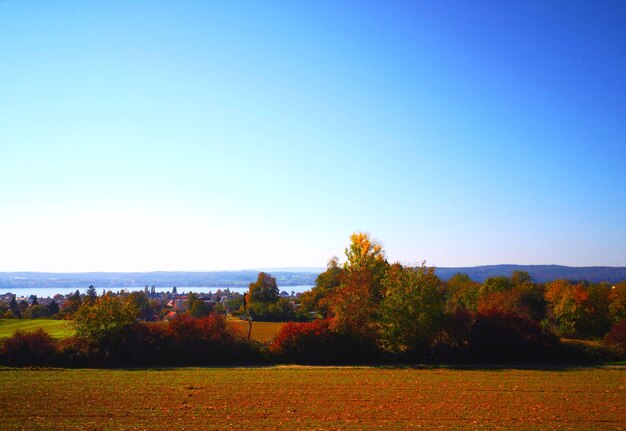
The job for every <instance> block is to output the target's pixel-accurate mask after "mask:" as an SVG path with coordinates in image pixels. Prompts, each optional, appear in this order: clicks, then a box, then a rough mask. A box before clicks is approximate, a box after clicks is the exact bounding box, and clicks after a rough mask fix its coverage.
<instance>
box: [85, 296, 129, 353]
mask: <svg viewBox="0 0 626 431" xmlns="http://www.w3.org/2000/svg"><path fill="white" fill-rule="evenodd" d="M138 313H139V310H138V309H137V306H136V305H135V303H134V302H133V300H132V298H130V297H114V296H110V295H106V296H102V297H99V298H98V299H97V300H96V301H95V302H93V303H89V302H85V303H84V304H82V305H81V306H80V308H79V309H78V311H77V312H76V315H75V316H74V325H75V327H76V333H77V335H78V336H79V337H82V338H85V339H87V340H89V341H91V342H93V343H94V344H96V345H102V346H106V345H107V344H108V343H111V342H113V341H114V340H115V338H116V337H118V336H119V335H120V334H121V333H122V331H123V330H124V328H125V327H126V326H128V325H131V324H132V323H134V322H135V320H136V319H137V315H138Z"/></svg>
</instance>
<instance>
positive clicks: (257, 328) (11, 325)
mask: <svg viewBox="0 0 626 431" xmlns="http://www.w3.org/2000/svg"><path fill="white" fill-rule="evenodd" d="M229 322H230V323H231V324H232V325H234V326H235V327H236V328H237V329H238V330H240V331H242V332H243V333H244V334H245V335H246V336H247V335H248V322H245V321H242V320H230V321H229ZM283 325H284V323H281V322H252V334H251V338H252V339H253V340H257V341H261V342H266V341H269V340H271V339H272V338H273V337H274V335H276V333H277V332H278V331H279V330H280V328H281V327H282V326H283ZM39 328H42V329H43V330H45V331H47V332H48V333H49V334H50V335H52V336H53V337H54V338H59V339H60V338H66V337H70V336H72V335H74V329H73V328H72V326H71V324H68V322H67V321H65V320H45V319H0V339H2V338H8V337H10V336H11V335H13V333H14V332H15V331H17V330H18V329H19V330H22V331H27V332H32V331H36V330H37V329H39Z"/></svg>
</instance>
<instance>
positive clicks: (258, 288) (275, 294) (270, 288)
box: [249, 272, 280, 304]
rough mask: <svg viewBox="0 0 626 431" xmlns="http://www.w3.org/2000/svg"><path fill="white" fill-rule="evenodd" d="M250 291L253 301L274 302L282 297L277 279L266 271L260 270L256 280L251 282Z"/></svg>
mask: <svg viewBox="0 0 626 431" xmlns="http://www.w3.org/2000/svg"><path fill="white" fill-rule="evenodd" d="M249 291H250V301H252V302H262V303H265V304H272V303H275V302H278V299H279V298H280V292H279V291H278V285H277V284H276V279H275V278H274V277H272V276H271V275H270V274H267V273H265V272H260V273H259V275H258V276H257V279H256V282H254V283H250V287H249Z"/></svg>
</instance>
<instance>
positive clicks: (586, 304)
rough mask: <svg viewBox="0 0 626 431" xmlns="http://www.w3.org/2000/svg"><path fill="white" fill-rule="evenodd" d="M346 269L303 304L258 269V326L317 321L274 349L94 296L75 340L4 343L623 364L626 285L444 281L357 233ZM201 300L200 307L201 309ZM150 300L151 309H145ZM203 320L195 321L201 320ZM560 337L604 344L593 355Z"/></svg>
mask: <svg viewBox="0 0 626 431" xmlns="http://www.w3.org/2000/svg"><path fill="white" fill-rule="evenodd" d="M345 254H346V260H345V262H344V263H343V264H341V263H340V262H339V259H337V258H333V259H331V260H330V261H329V264H328V267H327V269H326V271H324V272H323V273H321V274H320V275H319V276H318V277H317V280H316V285H315V287H314V288H313V289H312V290H311V291H309V292H306V293H305V294H304V295H302V297H301V301H300V303H299V304H298V306H296V307H293V306H292V304H291V303H290V302H289V301H283V300H282V299H281V298H280V295H279V291H278V287H277V285H276V280H275V279H274V278H273V277H272V276H271V275H269V274H266V273H260V274H259V276H258V278H257V281H256V282H254V283H251V284H250V290H249V293H248V294H247V295H245V298H244V300H243V304H242V308H241V312H242V313H247V314H248V315H249V316H250V317H252V318H253V319H254V320H285V319H286V318H291V319H296V318H299V319H303V318H305V317H309V318H311V319H313V320H312V321H309V322H290V323H288V324H286V325H285V326H283V328H282V329H281V331H280V332H279V333H278V334H277V335H276V337H275V338H274V339H273V340H272V342H271V343H270V344H269V345H263V344H261V343H256V342H254V341H250V340H248V339H247V338H246V337H245V336H244V334H241V333H239V332H236V331H234V330H233V328H232V327H231V326H230V325H228V324H227V321H226V318H225V317H224V316H223V315H218V314H216V313H210V314H209V315H208V316H206V314H207V312H210V311H209V310H208V309H207V310H203V309H201V308H202V307H203V306H202V305H200V302H202V301H195V300H194V296H193V295H191V296H190V297H189V301H190V304H189V305H190V307H189V308H190V312H189V313H188V314H181V315H180V316H178V317H176V318H175V319H174V320H173V321H172V322H170V323H169V324H167V323H166V322H156V323H155V322H152V323H148V322H143V321H140V320H139V318H140V316H141V309H142V305H141V304H142V302H141V301H139V300H138V298H137V295H133V294H131V295H127V296H114V295H104V296H101V297H96V296H95V295H94V296H93V297H92V296H89V295H88V296H87V297H86V298H85V299H84V300H83V301H82V303H81V304H80V305H79V306H78V309H77V310H76V312H75V320H74V323H75V325H76V329H77V336H76V337H75V338H73V339H69V340H64V341H61V342H56V341H54V340H52V339H51V338H50V337H49V336H48V335H47V334H45V333H43V332H40V333H35V334H24V333H18V334H16V335H15V336H14V337H12V338H10V339H8V340H6V341H5V342H4V343H3V345H2V347H1V348H0V361H2V362H4V363H7V364H11V365H19V364H51V363H55V364H61V365H75V366H156V365H203V364H213V363H233V362H248V363H249V362H299V363H379V362H398V361H400V362H416V361H419V362H447V363H454V362H457V363H458V362H464V363H467V362H500V363H504V362H528V361H535V362H536V361H561V362H562V361H568V362H571V361H582V360H598V359H600V360H606V359H611V358H613V359H616V358H619V355H620V354H621V355H623V354H624V347H625V346H626V337H625V335H626V283H625V282H622V283H619V284H617V285H615V286H611V285H608V284H605V283H599V284H589V283H586V282H572V281H566V280H556V281H553V282H550V283H546V284H539V283H534V282H533V280H532V279H531V277H530V276H529V275H528V274H527V273H525V272H514V273H513V274H512V276H511V277H493V278H489V279H487V280H485V281H484V282H483V283H477V282H474V281H473V280H471V279H470V278H469V277H468V276H467V275H464V274H457V275H455V276H454V277H452V278H451V279H450V280H448V281H447V282H444V281H442V280H440V279H439V278H438V277H437V276H436V274H435V269H434V268H432V267H428V266H426V265H425V263H422V264H421V265H419V266H406V265H402V264H400V263H390V262H388V260H387V258H386V257H385V253H384V250H383V248H382V247H381V245H380V244H378V243H377V242H376V241H373V240H371V238H370V237H369V235H367V234H364V233H355V234H353V235H352V236H351V237H350V244H349V246H348V247H347V248H346V251H345ZM196 302H197V304H196ZM144 305H145V304H144ZM194 317H199V318H194ZM560 337H566V338H582V339H596V340H599V339H601V338H602V337H604V339H605V341H606V342H607V343H608V344H610V345H611V346H613V347H611V348H607V349H606V350H594V351H586V350H581V348H580V345H577V344H572V343H564V342H562V340H560Z"/></svg>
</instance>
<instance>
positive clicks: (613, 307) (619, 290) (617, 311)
mask: <svg viewBox="0 0 626 431" xmlns="http://www.w3.org/2000/svg"><path fill="white" fill-rule="evenodd" d="M609 300H610V303H609V316H610V318H611V320H612V321H613V322H619V321H621V320H624V319H626V280H625V281H622V282H621V283H618V284H616V285H615V286H613V288H612V289H611V292H610V293H609Z"/></svg>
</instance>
